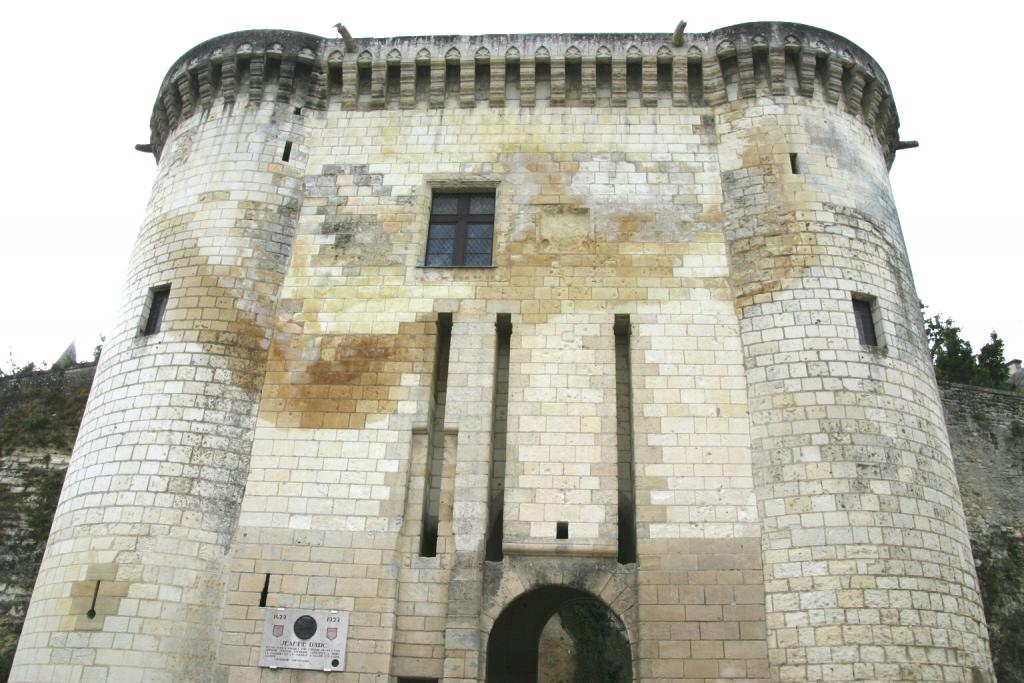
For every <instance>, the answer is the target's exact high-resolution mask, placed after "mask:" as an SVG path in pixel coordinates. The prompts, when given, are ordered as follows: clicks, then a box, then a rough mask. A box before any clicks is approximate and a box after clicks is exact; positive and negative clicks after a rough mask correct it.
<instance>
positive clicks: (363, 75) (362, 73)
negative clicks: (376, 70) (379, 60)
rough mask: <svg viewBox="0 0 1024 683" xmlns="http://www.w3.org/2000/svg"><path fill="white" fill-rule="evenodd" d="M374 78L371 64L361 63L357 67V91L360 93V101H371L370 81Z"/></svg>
mask: <svg viewBox="0 0 1024 683" xmlns="http://www.w3.org/2000/svg"><path fill="white" fill-rule="evenodd" d="M372 80H373V72H372V70H371V68H370V65H369V64H360V65H359V66H358V67H356V92H357V93H358V94H359V101H360V102H369V101H370V83H371V82H372Z"/></svg>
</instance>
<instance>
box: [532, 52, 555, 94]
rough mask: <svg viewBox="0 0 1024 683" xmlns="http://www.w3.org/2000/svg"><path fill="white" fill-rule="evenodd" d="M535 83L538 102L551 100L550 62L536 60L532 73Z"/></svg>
mask: <svg viewBox="0 0 1024 683" xmlns="http://www.w3.org/2000/svg"><path fill="white" fill-rule="evenodd" d="M533 74H534V75H533V77H534V82H535V83H536V88H537V89H536V91H535V92H536V93H537V94H536V97H537V101H538V102H546V101H547V100H550V99H551V62H549V61H547V60H544V61H541V60H537V62H536V67H535V70H534V72H533Z"/></svg>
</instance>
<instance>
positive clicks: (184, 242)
mask: <svg viewBox="0 0 1024 683" xmlns="http://www.w3.org/2000/svg"><path fill="white" fill-rule="evenodd" d="M897 129H898V118H897V115H896V110H895V107H894V104H893V100H892V96H891V93H890V91H889V87H888V84H887V82H886V79H885V76H884V74H883V73H882V70H881V69H880V68H879V66H878V65H877V64H875V62H874V61H873V60H872V59H871V57H870V56H868V55H867V54H865V53H864V52H863V51H862V50H860V49H859V48H858V47H856V46H855V45H853V44H852V43H850V42H849V41H847V40H845V39H844V38H841V37H839V36H837V35H835V34H832V33H829V32H827V31H823V30H820V29H816V28H811V27H807V26H800V25H795V24H781V23H757V24H743V25H739V26H733V27H729V28H725V29H720V30H718V31H713V32H711V33H706V34H684V33H682V31H681V30H679V31H677V33H676V34H675V35H672V34H617V35H603V34H602V35H523V36H505V35H493V36H477V37H468V36H433V37H417V38H391V39H356V40H353V39H351V38H349V37H348V36H347V33H345V38H343V39H342V38H339V39H324V38H321V37H318V36H313V35H307V34H302V33H293V32H285V31H246V32H240V33H234V34H229V35H226V36H221V37H219V38H216V39H214V40H211V41H208V42H206V43H203V44H202V45H200V46H198V47H196V48H194V49H193V50H191V51H190V52H188V53H186V54H185V56H183V57H182V58H181V59H180V60H179V61H178V62H177V63H176V64H175V65H174V66H173V67H172V68H171V70H170V71H169V73H168V75H167V77H166V78H165V79H164V82H163V84H162V86H161V88H160V91H159V95H158V97H157V102H156V105H155V107H154V112H153V117H152V139H151V145H150V146H149V147H148V149H150V150H151V151H152V152H153V153H154V154H155V155H156V157H157V159H158V160H159V172H158V176H157V179H156V182H155V185H154V189H153V195H152V198H151V201H150V204H149V209H148V212H147V216H146V219H145V221H144V223H143V227H142V229H141V232H140V236H139V239H138V242H137V244H136V248H135V251H134V254H133V256H132V261H131V265H130V268H129V274H128V278H127V283H126V287H125V291H124V299H123V307H122V309H121V315H120V318H119V321H118V323H117V325H116V329H115V330H114V331H113V333H112V335H111V338H110V340H109V341H108V342H107V345H106V347H105V348H104V352H103V356H102V359H101V361H100V366H99V368H98V370H97V374H96V379H95V382H94V385H93V391H92V394H91V396H90V399H89V404H88V407H87V409H86V414H85V417H84V419H83V422H82V427H81V431H80V433H79V436H78V441H77V443H76V446H75V451H74V453H73V455H72V458H71V462H70V465H69V467H68V470H67V476H66V480H65V483H64V488H63V491H62V493H61V497H60V503H59V504H58V508H57V512H56V515H55V517H54V522H53V527H52V530H51V533H50V539H49V542H48V546H47V551H46V554H45V556H44V558H43V561H42V565H41V568H40V572H39V576H38V579H37V582H36V587H35V591H34V593H33V597H32V602H31V604H30V607H29V610H28V614H27V617H26V620H25V625H24V630H23V632H22V636H21V640H20V643H19V648H18V651H17V654H16V656H15V661H14V668H13V672H12V675H11V680H12V681H17V682H22V681H40V682H41V681H82V682H86V681H89V682H93V681H111V682H115V681H116V682H118V683H121V682H133V681H140V682H141V681H146V682H151V681H152V682H167V683H170V682H179V681H216V682H223V681H230V682H231V683H253V682H255V681H261V682H270V681H273V682H275V683H276V682H279V681H294V682H299V681H338V682H339V683H341V682H359V683H369V682H371V681H372V682H374V683H384V682H392V683H395V682H397V683H409V682H411V681H420V682H423V681H440V680H443V681H446V682H449V683H450V682H453V681H462V682H468V681H484V680H486V681H490V682H492V683H497V682H505V681H509V682H511V681H533V680H543V681H554V680H565V677H566V676H573V677H575V680H596V678H593V676H596V675H597V674H594V673H593V672H592V671H591V669H588V668H587V667H590V666H599V667H603V668H602V669H601V673H600V675H601V676H604V677H605V680H615V681H630V680H638V681H687V682H691V681H720V680H733V681H827V680H858V681H860V680H863V681H959V682H962V683H981V682H986V681H992V680H993V679H992V666H991V661H990V659H989V655H988V636H987V632H986V627H985V621H984V616H983V613H982V609H981V602H980V598H979V593H978V587H977V580H976V576H975V567H974V562H973V559H972V556H971V547H970V544H969V541H968V535H967V527H966V523H965V519H964V511H963V506H962V503H961V498H960V493H959V490H958V487H957V480H956V476H955V473H954V470H953V462H952V458H951V456H950V448H949V441H948V437H947V433H946V427H945V424H944V422H943V411H942V405H941V403H940V400H939V393H938V389H937V387H936V383H935V379H934V377H933V374H932V370H931V364H930V358H929V356H928V353H927V350H926V348H925V344H924V334H923V330H922V326H921V317H920V312H919V309H918V299H917V295H916V293H915V290H914V284H913V280H912V278H911V274H910V267H909V265H908V262H907V255H906V250H905V247H904V244H903V239H902V236H901V234H900V227H899V222H898V218H897V215H896V209H895V205H894V202H893V198H892V194H891V191H890V187H889V182H888V167H889V166H890V165H891V163H892V161H893V157H894V155H895V152H896V151H897V150H898V149H900V148H901V147H903V146H905V145H906V143H901V142H900V141H899V138H898V135H897ZM277 608H289V609H295V610H304V611H306V612H308V613H309V614H308V615H307V616H305V617H300V619H299V620H297V621H295V622H294V626H292V622H291V621H288V622H287V623H288V632H287V633H285V635H283V636H282V635H281V633H283V631H280V629H281V628H282V627H281V626H277V627H275V628H274V630H273V631H272V630H271V627H272V626H273V620H274V618H275V616H279V617H280V618H282V619H284V618H285V616H286V615H288V616H287V619H288V620H290V619H292V618H293V616H294V615H295V614H298V612H295V613H292V612H287V613H285V612H277ZM332 610H334V611H335V612H334V613H333V614H335V615H340V616H339V617H338V618H339V619H342V620H344V619H346V618H347V620H348V621H347V624H348V626H347V631H346V630H345V629H344V628H341V630H340V631H338V630H337V628H335V630H334V631H333V635H332V630H331V629H330V628H327V630H326V631H325V630H324V629H323V628H322V626H325V625H326V626H329V625H330V624H328V623H327V622H328V620H329V618H333V617H330V616H329V615H331V614H332V612H331V611H332ZM302 619H308V620H309V621H308V622H305V623H302V624H300V621H301V620H302ZM307 627H308V629H312V630H307ZM314 632H315V636H314V635H313V634H314ZM584 632H586V633H590V634H592V636H593V637H591V638H589V639H583V638H579V637H577V636H578V635H579V634H581V633H584ZM339 634H340V635H339ZM273 638H284V639H286V640H285V641H282V643H283V644H281V648H283V649H288V648H292V650H294V651H295V652H298V653H299V654H293V655H288V656H290V657H292V658H293V659H292V660H289V661H288V662H284V661H282V660H275V661H277V664H275V665H274V666H275V667H276V668H271V665H269V664H267V663H266V661H265V658H266V657H268V656H269V655H268V653H269V652H270V650H272V649H273V648H268V647H267V646H265V645H264V644H265V643H268V642H270V641H271V640H273ZM289 638H290V640H287V639H289ZM322 638H326V639H327V641H331V642H338V643H341V644H342V645H343V647H344V655H343V656H339V657H334V658H333V659H331V658H327V659H325V660H323V661H322V662H321V661H320V660H316V663H315V666H316V668H317V669H320V670H321V671H320V672H319V673H317V672H315V671H303V670H302V669H301V668H293V667H302V666H311V665H310V664H309V661H310V660H309V657H310V656H311V655H310V654H309V652H308V651H309V650H310V649H311V647H312V645H311V644H315V643H318V642H320V639H322ZM570 640H571V641H572V642H574V643H575V647H576V648H577V651H576V654H571V653H570V654H569V655H566V654H565V652H566V648H565V647H564V646H563V645H560V643H566V642H569V641H570ZM327 641H324V642H327ZM275 642H276V641H275ZM593 643H599V646H597V647H596V649H595V650H586V647H592V646H593ZM585 650H586V652H590V653H591V654H590V655H587V656H584V651H585ZM593 652H597V653H598V655H593ZM595 656H596V657H597V659H596V660H595V659H594V657H595ZM303 657H306V658H307V659H306V660H304V661H306V664H303V663H302V662H300V661H299V660H300V659H302V658H303ZM562 660H565V661H562ZM597 660H600V662H599V664H594V663H593V662H594V661H597ZM261 661H263V662H264V665H263V666H261V665H260V662H261ZM559 662H561V664H560V665H558V666H556V664H559ZM562 665H564V666H562ZM566 672H569V673H566ZM570 680H571V679H570Z"/></svg>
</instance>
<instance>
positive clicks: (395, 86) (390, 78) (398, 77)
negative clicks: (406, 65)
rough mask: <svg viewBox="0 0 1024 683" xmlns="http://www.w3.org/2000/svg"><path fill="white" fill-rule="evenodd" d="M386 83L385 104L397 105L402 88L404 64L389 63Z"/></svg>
mask: <svg viewBox="0 0 1024 683" xmlns="http://www.w3.org/2000/svg"><path fill="white" fill-rule="evenodd" d="M384 84H385V87H384V100H385V106H395V107H397V106H398V98H399V96H400V93H401V90H402V66H401V65H400V64H388V67H387V70H386V72H385V74H384Z"/></svg>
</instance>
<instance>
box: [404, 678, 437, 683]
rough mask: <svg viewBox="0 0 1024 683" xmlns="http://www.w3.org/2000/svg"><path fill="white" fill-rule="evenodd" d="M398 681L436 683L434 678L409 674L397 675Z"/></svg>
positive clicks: (405, 682)
mask: <svg viewBox="0 0 1024 683" xmlns="http://www.w3.org/2000/svg"><path fill="white" fill-rule="evenodd" d="M398 683H437V679H436V678H414V677H410V676H399V677H398Z"/></svg>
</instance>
